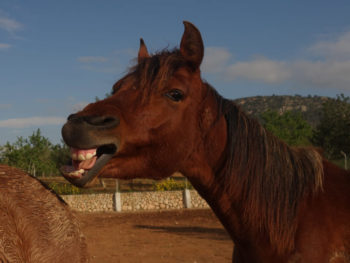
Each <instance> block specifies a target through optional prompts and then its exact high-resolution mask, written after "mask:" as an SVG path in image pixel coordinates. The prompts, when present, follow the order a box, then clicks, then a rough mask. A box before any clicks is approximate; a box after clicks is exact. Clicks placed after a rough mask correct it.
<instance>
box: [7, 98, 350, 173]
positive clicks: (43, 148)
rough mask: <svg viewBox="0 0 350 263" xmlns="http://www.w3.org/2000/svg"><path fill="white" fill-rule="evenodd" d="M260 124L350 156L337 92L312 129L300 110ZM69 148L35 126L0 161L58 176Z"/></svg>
mask: <svg viewBox="0 0 350 263" xmlns="http://www.w3.org/2000/svg"><path fill="white" fill-rule="evenodd" d="M260 119H261V120H262V124H263V126H264V127H265V128H266V129H267V130H269V131H270V132H272V133H273V134H274V135H275V136H277V137H279V138H280V139H282V140H284V141H285V142H286V143H287V144H289V145H291V146H316V147H319V148H322V149H323V150H324V155H325V157H326V158H328V159H330V160H337V159H341V158H343V155H344V154H347V156H350V98H349V97H346V96H344V95H339V96H338V97H337V99H335V100H328V101H326V102H325V103H324V104H323V109H322V117H321V121H320V123H319V125H318V126H317V127H316V128H315V129H313V128H312V127H311V125H310V124H309V123H308V122H307V121H306V120H305V119H304V118H303V116H302V114H301V113H300V112H292V111H287V112H284V113H283V114H280V113H279V112H277V111H266V112H264V113H262V114H261V118H260ZM69 155H70V154H69V148H68V147H67V146H66V145H65V144H64V143H63V142H62V143H60V144H52V143H51V142H50V141H49V139H48V138H46V137H44V136H43V135H42V134H41V131H40V129H37V130H36V131H35V132H34V133H33V134H32V135H31V136H29V137H28V138H23V137H18V138H17V140H16V141H15V142H14V143H9V142H7V143H6V144H5V145H3V146H0V163H3V164H7V165H10V166H15V167H18V168H20V169H22V170H24V171H26V172H28V173H30V174H32V175H34V176H52V175H54V176H57V175H59V168H60V167H61V166H62V165H64V164H66V163H68V162H69V159H70V157H69Z"/></svg>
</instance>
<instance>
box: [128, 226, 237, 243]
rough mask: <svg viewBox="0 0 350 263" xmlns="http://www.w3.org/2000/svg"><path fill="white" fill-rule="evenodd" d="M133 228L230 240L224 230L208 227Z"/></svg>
mask: <svg viewBox="0 0 350 263" xmlns="http://www.w3.org/2000/svg"><path fill="white" fill-rule="evenodd" d="M134 227H135V228H139V229H149V230H153V231H154V232H166V233H171V234H177V235H185V236H191V237H196V238H200V239H213V240H223V241H227V240H230V236H229V235H228V234H227V232H226V231H225V230H224V229H221V228H208V227H184V226H151V225H134Z"/></svg>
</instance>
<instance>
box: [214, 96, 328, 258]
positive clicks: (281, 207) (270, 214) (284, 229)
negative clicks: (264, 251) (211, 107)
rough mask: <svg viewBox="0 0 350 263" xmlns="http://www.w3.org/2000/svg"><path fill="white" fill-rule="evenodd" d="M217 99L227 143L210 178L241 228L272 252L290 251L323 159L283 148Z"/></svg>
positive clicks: (226, 102)
mask: <svg viewBox="0 0 350 263" xmlns="http://www.w3.org/2000/svg"><path fill="white" fill-rule="evenodd" d="M217 100H220V102H219V103H218V105H221V112H222V114H223V115H224V116H225V118H226V122H227V134H228V143H227V146H226V158H225V161H224V162H223V165H222V167H219V168H218V173H217V175H216V176H217V177H218V180H219V182H220V183H221V184H222V187H223V189H224V190H225V191H226V192H227V193H228V194H229V195H231V196H232V197H233V198H234V199H235V200H236V201H237V204H238V205H239V206H240V207H241V212H242V215H241V216H242V219H243V222H244V224H246V226H248V228H250V229H254V230H256V231H257V232H259V233H266V234H267V235H268V237H269V240H270V242H271V244H272V245H273V246H274V247H275V249H276V250H277V251H278V252H281V253H282V252H285V251H290V250H292V249H293V247H294V236H295V232H296V228H297V216H298V214H297V213H298V208H299V205H300V204H301V201H302V200H303V198H307V197H308V196H312V195H313V194H315V193H317V192H318V191H320V190H322V189H323V164H322V159H323V158H322V156H321V155H320V154H319V152H318V151H317V150H316V149H312V148H296V147H290V146H288V145H287V144H286V143H284V142H283V141H280V140H279V139H278V138H276V137H275V136H273V135H272V134H271V133H270V132H268V131H267V130H265V128H264V127H263V126H262V125H261V124H259V123H258V121H257V120H255V119H254V118H251V117H248V116H247V115H246V114H245V113H244V112H243V111H242V110H241V109H240V108H239V107H238V106H237V105H235V104H234V103H233V102H231V101H229V100H226V99H223V98H222V97H220V96H219V95H217Z"/></svg>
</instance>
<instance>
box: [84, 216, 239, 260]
mask: <svg viewBox="0 0 350 263" xmlns="http://www.w3.org/2000/svg"><path fill="white" fill-rule="evenodd" d="M78 218H79V219H80V221H81V225H82V229H83V232H84V234H85V236H86V238H87V243H88V251H89V254H90V256H91V258H92V259H91V262H93V263H111V262H113V263H114V262H121V263H124V262H126V263H131V262H133V263H134V262H146V263H147V262H152V263H159V262H164V263H173V262H190V263H200V262H206V263H207V262H215V263H216V262H231V257H232V251H233V243H232V241H231V239H230V237H229V236H228V234H227V233H226V231H225V230H224V228H223V227H222V225H221V224H220V222H219V221H218V220H217V219H216V217H215V215H214V214H213V213H212V212H211V210H209V209H205V210H176V211H157V212H137V213H136V212H133V213H78Z"/></svg>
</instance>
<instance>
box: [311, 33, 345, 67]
mask: <svg viewBox="0 0 350 263" xmlns="http://www.w3.org/2000/svg"><path fill="white" fill-rule="evenodd" d="M308 51H310V52H311V53H312V54H314V55H318V56H321V57H323V58H326V59H337V60H344V59H350V31H348V32H345V33H343V34H342V35H340V36H338V37H337V38H336V40H333V41H330V40H328V41H319V42H317V43H315V44H314V45H312V46H311V47H309V48H308Z"/></svg>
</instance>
